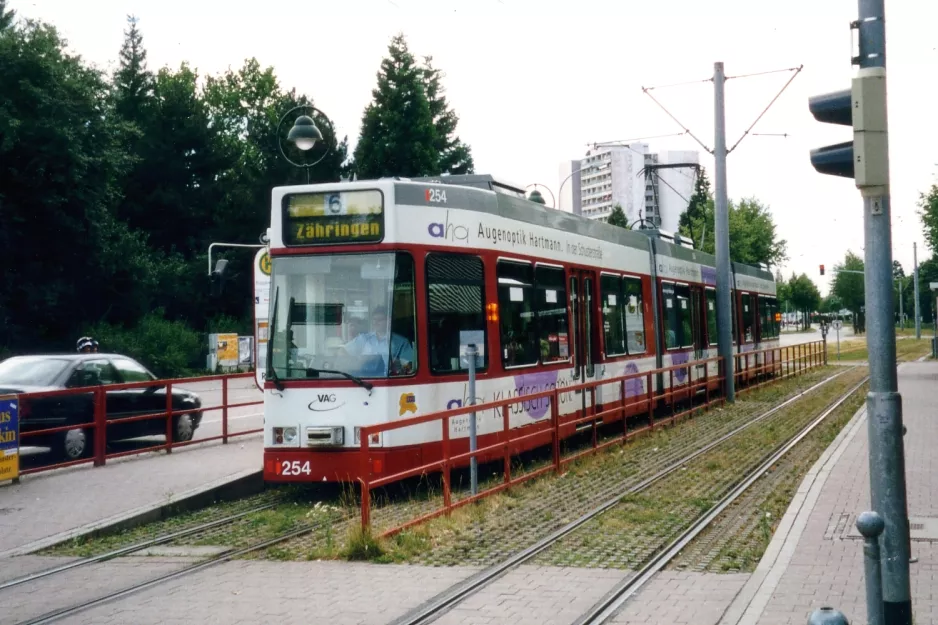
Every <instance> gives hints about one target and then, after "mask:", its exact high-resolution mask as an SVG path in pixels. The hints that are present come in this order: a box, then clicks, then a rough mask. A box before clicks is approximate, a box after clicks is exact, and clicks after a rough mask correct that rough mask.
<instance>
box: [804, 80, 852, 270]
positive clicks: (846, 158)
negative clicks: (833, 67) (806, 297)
mask: <svg viewBox="0 0 938 625" xmlns="http://www.w3.org/2000/svg"><path fill="white" fill-rule="evenodd" d="M852 106H853V95H852V93H851V91H850V89H844V90H843V91H835V92H833V93H825V94H824V95H818V96H814V97H813V98H808V110H810V111H811V114H812V115H814V119H816V120H818V121H819V122H822V123H825V124H838V125H840V126H851V125H853V114H852V111H851V108H852ZM811 164H812V165H813V166H814V169H816V170H817V172H818V173H820V174H826V175H828V176H843V177H844V178H853V141H848V142H846V143H837V144H834V145H826V146H824V147H822V148H817V149H816V150H811ZM821 275H824V268H823V267H822V268H821Z"/></svg>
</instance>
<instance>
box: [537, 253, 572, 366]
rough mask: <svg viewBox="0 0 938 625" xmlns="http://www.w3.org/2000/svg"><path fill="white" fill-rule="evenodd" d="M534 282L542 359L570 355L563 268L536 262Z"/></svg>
mask: <svg viewBox="0 0 938 625" xmlns="http://www.w3.org/2000/svg"><path fill="white" fill-rule="evenodd" d="M534 283H535V284H536V285H537V326H538V331H539V333H540V337H539V338H540V354H541V362H542V363H551V362H561V361H564V360H569V359H570V341H569V336H570V335H569V330H568V324H567V288H566V286H565V285H564V280H563V269H561V268H560V267H545V266H543V265H538V266H537V268H536V269H535V270H534Z"/></svg>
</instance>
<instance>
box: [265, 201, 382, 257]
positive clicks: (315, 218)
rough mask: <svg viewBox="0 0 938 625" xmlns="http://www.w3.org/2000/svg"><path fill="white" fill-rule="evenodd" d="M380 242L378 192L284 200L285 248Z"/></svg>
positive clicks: (380, 217)
mask: <svg viewBox="0 0 938 625" xmlns="http://www.w3.org/2000/svg"><path fill="white" fill-rule="evenodd" d="M383 238H384V197H383V195H382V193H381V191H378V190H376V189H369V190H362V191H335V192H325V193H293V194H290V195H287V196H285V197H284V198H283V242H284V243H285V244H286V245H293V246H300V245H329V244H342V243H377V242H378V241H381V240H382V239H383Z"/></svg>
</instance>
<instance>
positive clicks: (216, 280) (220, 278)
mask: <svg viewBox="0 0 938 625" xmlns="http://www.w3.org/2000/svg"><path fill="white" fill-rule="evenodd" d="M227 268H228V261H227V260H225V259H224V258H221V259H219V260H218V261H217V262H216V263H215V269H214V270H213V271H212V274H211V276H210V278H211V281H212V285H211V293H212V296H214V297H219V296H220V295H221V294H222V291H224V290H225V270H226V269H227Z"/></svg>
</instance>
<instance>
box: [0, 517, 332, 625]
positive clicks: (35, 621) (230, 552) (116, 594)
mask: <svg viewBox="0 0 938 625" xmlns="http://www.w3.org/2000/svg"><path fill="white" fill-rule="evenodd" d="M274 505H275V504H267V505H265V506H262V507H259V509H268V508H272V507H273V506H274ZM257 511H258V510H252V511H246V512H243V513H239V514H237V515H232V516H231V517H229V518H227V519H219V520H217V521H213V522H211V523H207V524H205V526H206V527H200V528H190V529H187V530H182V531H180V532H175V533H174V534H173V535H166V536H163V537H160V538H157V539H154V540H152V541H147V543H148V544H147V545H143V543H140V544H139V545H132V546H129V547H125V548H122V549H118V550H115V551H114V552H109V553H107V554H102V555H101V556H96V557H94V558H86V559H84V560H82V561H80V562H77V563H74V564H76V565H78V566H84V565H86V564H94V563H96V562H102V561H104V558H105V556H107V558H106V559H114V558H117V557H120V556H124V555H128V554H129V553H132V552H134V551H141V550H143V549H146V548H148V546H152V545H154V544H162V543H165V542H169V541H171V540H175V539H177V538H181V537H183V536H184V535H185V536H188V535H192V534H194V533H196V530H197V529H198V530H199V531H204V530H206V529H211V528H210V527H208V526H209V525H211V526H212V527H217V526H219V525H222V524H223V521H227V522H233V521H236V520H237V519H239V518H243V517H245V516H247V515H248V514H251V513H253V512H257ZM347 520H348V519H347V518H344V517H343V515H334V516H333V517H331V518H327V519H322V520H320V521H317V522H314V523H308V524H305V525H303V526H301V527H298V528H294V529H292V530H290V531H288V532H284V533H282V534H279V535H277V536H274V537H272V538H268V539H265V540H262V541H258V542H255V543H252V544H250V545H248V546H245V547H240V548H230V549H227V550H225V551H223V552H221V553H218V554H216V555H214V556H212V557H209V558H207V559H204V560H201V561H198V562H193V563H191V564H188V565H186V566H184V567H182V568H180V569H178V570H175V571H171V572H169V573H164V574H162V575H158V576H156V577H153V578H151V579H147V580H144V581H141V582H138V583H135V584H132V585H130V586H127V587H125V588H121V589H119V590H115V591H112V592H108V593H105V594H103V595H101V596H99V597H97V598H94V599H89V600H87V601H83V602H80V603H77V604H74V605H71V606H68V607H64V608H60V609H56V610H52V611H49V612H46V613H44V614H41V615H39V616H36V617H33V618H29V619H27V620H24V621H19V622H18V623H17V624H16V625H40V624H44V623H53V622H56V621H59V620H61V619H64V618H67V617H69V616H74V615H76V614H79V613H81V612H85V611H86V610H89V609H91V608H94V607H97V606H100V605H104V604H106V603H110V602H112V601H116V600H118V599H121V598H123V597H126V596H128V595H132V594H134V593H137V592H140V591H143V590H146V589H148V588H152V587H154V586H158V585H160V584H164V583H166V582H169V581H172V580H174V579H178V578H180V577H184V576H187V575H191V574H193V573H196V572H198V571H202V570H204V569H207V568H210V567H213V566H216V565H218V564H221V563H223V562H227V561H229V560H233V559H235V558H239V557H242V556H245V555H247V554H250V553H253V552H256V551H262V550H264V549H268V548H270V547H273V546H276V545H278V544H280V543H283V542H286V541H288V540H292V539H295V538H299V537H301V536H305V535H307V534H310V533H312V532H315V531H316V530H319V529H322V528H324V527H326V526H327V525H329V524H334V523H339V522H343V521H347ZM118 551H119V552H121V553H120V554H117V552H118ZM115 554H116V555H115ZM92 560H94V562H92ZM74 568H76V566H71V567H69V566H68V565H64V566H62V567H56V568H55V569H49V570H47V571H43V572H41V573H37V574H34V575H32V576H24V577H23V578H20V579H18V580H12V581H11V582H8V583H7V585H6V586H5V587H6V588H9V587H11V586H14V585H19V584H23V583H27V582H29V581H34V580H38V579H41V578H43V577H49V576H51V575H55V574H57V573H62V572H65V571H67V570H72V569H74ZM14 582H15V584H14ZM0 590H2V588H0Z"/></svg>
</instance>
